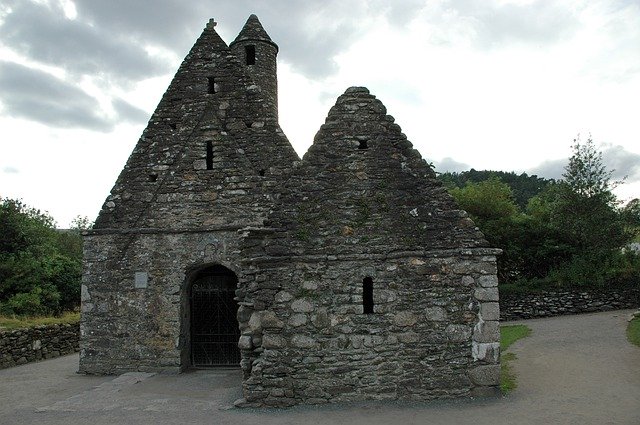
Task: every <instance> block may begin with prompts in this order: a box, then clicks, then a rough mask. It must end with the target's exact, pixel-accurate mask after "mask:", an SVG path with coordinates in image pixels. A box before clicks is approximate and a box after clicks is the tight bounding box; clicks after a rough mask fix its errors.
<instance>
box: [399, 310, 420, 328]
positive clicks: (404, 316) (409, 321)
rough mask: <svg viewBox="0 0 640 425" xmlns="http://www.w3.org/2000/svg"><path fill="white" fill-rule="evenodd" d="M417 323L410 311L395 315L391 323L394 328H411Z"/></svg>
mask: <svg viewBox="0 0 640 425" xmlns="http://www.w3.org/2000/svg"><path fill="white" fill-rule="evenodd" d="M417 321H418V318H417V317H416V315H415V314H413V312H411V311H401V312H399V313H397V314H396V315H395V316H394V318H393V323H394V324H395V325H396V326H401V327H406V326H413V325H415V324H416V322H417Z"/></svg>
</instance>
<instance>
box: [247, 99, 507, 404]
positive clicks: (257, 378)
mask: <svg viewBox="0 0 640 425" xmlns="http://www.w3.org/2000/svg"><path fill="white" fill-rule="evenodd" d="M268 222H269V226H270V228H263V229H255V230H252V231H249V232H248V233H247V236H246V238H245V240H244V241H243V248H242V250H243V252H244V253H245V255H246V256H247V258H246V261H245V264H244V267H243V269H245V270H247V273H246V274H245V276H244V279H243V280H242V281H241V282H240V283H241V284H240V291H239V292H240V294H239V295H240V299H241V303H240V304H241V306H242V307H241V309H240V312H239V314H238V317H239V322H240V327H241V330H242V335H243V336H242V337H241V341H240V346H241V348H242V349H243V350H242V355H243V360H242V368H243V371H244V374H245V381H244V394H245V400H244V401H240V402H239V403H238V404H240V405H248V406H260V405H269V406H289V405H293V404H297V403H311V404H314V403H326V402H335V401H352V400H362V399H406V400H425V399H431V398H440V397H457V396H468V395H480V394H487V393H491V392H495V390H496V388H497V385H498V382H499V368H500V366H499V326H498V319H499V308H498V290H497V278H496V265H495V255H496V254H497V253H498V252H499V251H497V250H494V249H489V248H487V247H486V246H487V242H486V241H485V239H484V237H483V236H482V234H481V233H480V232H479V231H478V230H477V228H476V227H475V225H474V224H473V222H472V221H471V220H470V219H469V218H468V217H467V214H466V213H465V212H464V211H461V210H459V209H458V207H457V206H456V205H455V203H454V201H453V199H452V198H451V196H450V195H449V194H448V193H447V192H446V190H445V189H444V188H443V187H442V185H441V184H440V183H439V182H438V181H437V180H436V178H435V174H434V173H433V171H432V170H431V168H430V167H429V166H428V165H427V164H426V162H425V161H424V160H423V159H422V158H421V157H420V154H419V153H418V152H417V151H416V150H415V149H413V148H412V146H411V143H410V142H409V141H407V140H406V137H405V136H404V134H402V133H401V131H400V127H399V126H398V125H396V124H395V123H394V120H393V118H392V117H390V116H389V115H386V109H385V107H384V106H383V105H382V103H381V102H380V101H379V100H377V99H376V98H375V97H374V96H372V95H371V94H370V93H369V92H368V90H367V89H365V88H361V87H352V88H350V89H348V90H347V91H346V92H345V94H344V95H342V96H340V98H339V99H338V101H337V102H336V105H335V106H334V107H333V108H332V109H331V111H330V112H329V115H328V117H327V119H326V122H325V124H324V125H323V126H322V128H321V129H320V131H319V132H318V134H317V135H316V138H315V140H314V144H313V145H312V146H311V148H310V149H309V151H308V152H307V154H306V155H305V157H304V158H303V162H302V164H301V165H300V166H299V167H297V169H296V170H294V171H293V174H292V175H291V177H289V179H288V180H287V182H286V184H285V186H284V190H283V193H282V194H281V196H280V197H279V201H278V203H277V205H276V206H275V208H274V211H273V213H272V214H271V215H270V216H269V219H268ZM366 277H371V278H372V280H373V285H374V304H375V307H374V314H363V290H362V286H363V285H362V282H363V279H364V278H366Z"/></svg>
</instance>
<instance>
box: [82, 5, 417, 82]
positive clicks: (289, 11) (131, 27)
mask: <svg viewBox="0 0 640 425" xmlns="http://www.w3.org/2000/svg"><path fill="white" fill-rule="evenodd" d="M388 3H389V2H386V1H383V0H375V1H371V2H362V1H357V0H311V1H304V2H293V1H290V0H273V1H269V2H255V1H253V0H236V1H233V2H219V1H213V0H209V1H201V2H197V3H192V4H189V7H185V6H184V2H182V1H180V0H162V1H155V0H137V1H135V2H131V1H129V0H113V1H93V0H76V7H77V10H78V18H79V19H88V20H90V21H92V22H95V23H96V25H99V26H101V27H104V29H105V30H106V31H108V32H115V33H118V32H125V33H128V34H134V35H135V36H137V37H139V38H141V39H146V40H151V41H153V42H154V43H158V44H161V45H163V46H165V47H167V48H169V49H171V50H174V51H176V52H177V54H178V56H183V55H184V54H185V53H186V51H187V49H188V48H189V47H190V46H191V44H192V43H193V40H194V39H195V37H197V35H198V33H199V32H200V31H201V30H202V28H203V27H204V24H205V23H206V20H207V19H208V18H209V17H214V18H216V20H217V21H219V26H218V30H219V32H220V33H221V34H224V35H225V38H226V41H227V43H230V42H231V41H232V40H233V37H235V35H236V34H237V33H238V32H239V31H240V29H241V28H242V25H243V24H244V22H245V21H246V19H247V18H248V17H249V15H250V14H252V13H255V14H257V15H258V17H259V18H260V20H261V21H262V23H263V25H264V26H265V29H266V30H267V32H268V33H269V35H270V36H271V38H272V39H273V40H274V41H275V42H276V43H277V44H278V45H279V46H280V59H281V60H283V61H286V62H287V63H289V64H291V65H292V66H293V67H294V68H295V69H296V70H297V71H299V72H301V73H303V74H305V75H306V76H308V77H311V78H321V77H325V76H327V75H330V74H331V73H332V72H334V71H335V69H336V64H335V63H334V61H333V57H334V56H335V55H337V54H339V53H340V52H342V51H344V50H345V49H347V48H348V47H349V46H350V45H351V44H352V43H353V41H354V40H355V39H356V38H357V37H358V36H360V35H361V34H362V33H363V31H364V29H365V26H366V22H367V18H368V17H372V16H379V15H385V16H386V17H387V19H388V20H389V22H391V23H392V24H394V25H396V26H402V25H404V24H406V23H407V22H408V21H409V20H411V19H412V18H413V15H414V13H415V11H416V10H417V9H419V8H421V7H422V6H423V4H424V2H423V1H421V0H402V1H395V2H393V4H392V5H389V4H388Z"/></svg>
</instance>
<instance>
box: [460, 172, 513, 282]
mask: <svg viewBox="0 0 640 425" xmlns="http://www.w3.org/2000/svg"><path fill="white" fill-rule="evenodd" d="M450 192H451V194H452V195H453V197H454V198H455V199H456V201H457V202H458V204H459V205H460V207H461V208H462V209H464V210H465V211H467V213H469V215H470V217H471V218H472V219H473V221H474V222H475V223H476V225H477V226H478V227H479V228H480V230H482V232H483V233H484V235H485V238H486V239H487V241H488V242H489V244H491V246H493V247H496V248H501V249H502V250H503V254H502V255H501V256H500V257H498V275H499V278H500V280H501V281H503V282H504V281H510V280H512V279H513V278H514V277H515V276H517V275H518V269H519V263H520V260H519V258H518V256H517V255H515V254H516V253H517V249H516V247H515V246H514V243H513V242H514V240H516V235H517V234H518V228H519V212H518V207H517V205H516V204H515V202H514V200H513V195H512V192H511V188H509V186H508V185H507V184H505V183H503V182H501V181H500V180H499V179H498V178H497V177H491V178H489V179H488V180H484V181H481V182H478V183H474V182H467V184H466V185H465V186H464V187H463V188H458V187H454V188H453V189H451V190H450Z"/></svg>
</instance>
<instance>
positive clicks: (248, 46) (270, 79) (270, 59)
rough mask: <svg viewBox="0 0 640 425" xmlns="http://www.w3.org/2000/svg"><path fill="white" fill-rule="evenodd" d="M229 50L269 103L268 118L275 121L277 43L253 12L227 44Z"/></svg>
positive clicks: (276, 116)
mask: <svg viewBox="0 0 640 425" xmlns="http://www.w3.org/2000/svg"><path fill="white" fill-rule="evenodd" d="M229 47H230V48H231V51H232V52H233V53H234V55H235V56H236V57H237V58H238V60H239V61H240V63H241V64H242V65H243V66H244V67H245V68H246V70H247V73H248V74H249V76H250V77H251V78H252V79H253V80H254V82H255V84H256V85H257V86H258V87H259V88H260V90H261V91H262V93H263V95H264V98H265V100H266V101H267V102H269V103H270V104H271V105H269V106H270V107H269V108H268V110H269V111H270V113H271V114H272V118H274V119H275V120H276V121H277V120H278V77H277V70H276V68H277V65H276V62H277V56H278V45H277V44H276V43H274V42H273V41H272V40H271V37H269V34H267V32H266V31H265V30H264V28H263V27H262V24H261V23H260V21H259V20H258V17H257V16H256V15H251V16H249V19H247V23H246V24H244V27H243V28H242V30H241V31H240V34H238V36H237V37H236V39H235V40H233V42H232V43H231V44H230V45H229Z"/></svg>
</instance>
